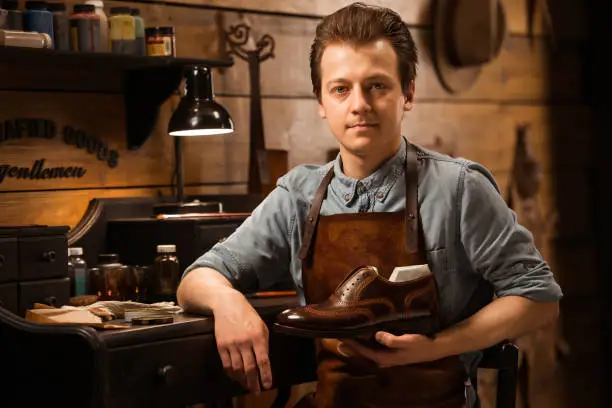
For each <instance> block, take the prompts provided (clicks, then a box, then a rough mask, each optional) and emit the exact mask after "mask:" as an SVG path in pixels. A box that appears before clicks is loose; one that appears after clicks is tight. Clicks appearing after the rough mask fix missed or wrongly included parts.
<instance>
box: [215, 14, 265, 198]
mask: <svg viewBox="0 0 612 408" xmlns="http://www.w3.org/2000/svg"><path fill="white" fill-rule="evenodd" d="M224 34H225V41H226V43H227V44H228V46H229V50H228V51H227V53H228V55H229V56H230V57H231V56H233V55H235V56H237V57H238V58H240V59H242V60H244V61H246V62H247V63H248V64H249V80H250V88H251V102H250V147H249V180H248V187H247V188H248V193H249V194H264V193H266V191H265V190H266V188H265V186H266V185H270V184H271V183H272V177H271V175H270V165H269V158H268V152H267V150H266V143H265V137H264V128H263V114H262V109H261V81H260V77H261V74H260V69H259V65H260V64H261V63H262V62H264V61H266V60H267V59H269V58H274V46H275V41H274V38H273V37H272V36H271V35H269V34H265V35H264V36H262V37H261V38H260V39H259V40H258V41H257V42H256V44H255V49H248V48H246V45H247V44H248V42H249V40H250V34H251V27H249V26H248V25H246V24H244V23H241V24H237V25H234V26H231V27H230V29H229V30H228V31H226V32H225V33H224Z"/></svg>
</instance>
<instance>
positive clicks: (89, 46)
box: [70, 4, 100, 52]
mask: <svg viewBox="0 0 612 408" xmlns="http://www.w3.org/2000/svg"><path fill="white" fill-rule="evenodd" d="M70 49H71V50H72V51H89V52H92V51H98V50H100V17H99V16H98V15H97V14H96V13H95V7H94V6H93V5H91V4H75V5H74V7H73V13H72V15H71V16H70Z"/></svg>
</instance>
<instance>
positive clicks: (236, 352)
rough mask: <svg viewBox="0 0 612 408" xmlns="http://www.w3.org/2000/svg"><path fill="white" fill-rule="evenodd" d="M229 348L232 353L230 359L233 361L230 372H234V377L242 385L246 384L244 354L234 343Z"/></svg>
mask: <svg viewBox="0 0 612 408" xmlns="http://www.w3.org/2000/svg"><path fill="white" fill-rule="evenodd" d="M228 350H229V354H230V359H231V361H232V367H231V368H230V372H231V373H232V378H233V379H235V380H236V381H238V382H240V383H241V384H242V385H245V384H244V365H243V364H242V355H241V353H240V349H238V347H236V346H234V345H232V346H229V347H228Z"/></svg>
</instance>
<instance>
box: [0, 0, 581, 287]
mask: <svg viewBox="0 0 612 408" xmlns="http://www.w3.org/2000/svg"><path fill="white" fill-rule="evenodd" d="M431 1H432V0H412V1H403V0H379V1H375V3H378V4H382V5H386V6H390V7H393V8H395V9H396V10H398V11H400V12H401V13H402V16H403V17H404V19H405V20H406V21H407V22H408V23H409V24H410V25H411V26H412V27H413V30H412V31H413V34H414V36H415V38H416V40H417V44H418V46H419V49H420V51H421V64H420V67H419V74H418V79H417V84H416V106H415V109H414V110H413V112H411V113H409V114H408V115H407V116H406V119H405V126H404V129H405V134H406V135H407V136H408V137H409V138H411V139H412V140H414V141H416V142H417V143H421V144H423V145H426V146H434V145H435V142H436V141H441V143H442V146H441V147H440V149H442V150H444V151H452V152H453V153H454V154H455V155H457V156H463V157H466V158H469V159H473V160H476V161H479V162H481V163H482V164H484V165H485V166H487V167H489V168H490V169H491V170H492V171H493V173H494V175H495V177H496V178H497V180H498V182H499V184H500V186H501V187H502V189H505V185H506V183H507V181H508V171H509V169H510V165H511V160H512V154H513V144H514V137H515V128H516V126H517V125H519V124H522V123H529V124H530V125H531V129H532V133H531V134H532V139H531V144H532V146H531V147H532V149H533V150H534V152H535V154H536V156H537V158H538V160H540V162H541V164H542V166H543V170H544V182H543V191H542V193H541V196H540V204H541V206H542V208H543V209H544V213H545V214H547V215H549V216H554V215H556V216H557V223H556V224H555V230H554V231H553V234H552V235H551V237H552V241H551V242H555V243H558V245H557V246H556V248H564V249H562V250H557V251H554V252H556V253H557V255H556V256H555V257H552V255H551V263H553V264H555V266H556V267H557V269H558V270H559V271H564V270H566V269H567V267H564V266H563V265H569V264H572V265H575V268H578V269H579V268H580V267H581V266H580V265H579V264H577V262H576V261H575V260H576V259H579V257H578V255H580V258H581V259H585V258H584V257H586V259H588V258H589V255H590V254H591V251H592V246H591V245H590V244H589V242H590V241H589V240H590V238H591V232H590V227H591V217H592V214H591V210H590V205H589V201H588V199H583V197H588V194H589V191H588V188H589V178H588V170H589V161H590V158H591V138H590V136H591V129H590V119H589V110H588V108H587V106H586V105H585V104H584V103H583V100H584V92H583V87H584V86H583V83H582V82H581V80H580V73H581V70H582V67H581V63H582V62H581V60H580V52H579V50H580V47H579V46H578V45H580V44H581V41H582V40H583V39H584V36H585V27H584V24H582V22H583V21H584V19H582V18H581V17H580V16H582V15H584V10H583V8H582V2H580V1H578V0H563V1H557V2H555V4H554V7H553V8H552V11H553V17H554V20H553V21H554V29H555V37H556V40H557V44H558V45H559V49H558V50H557V51H555V52H552V51H551V49H550V46H549V35H548V29H547V28H546V25H545V24H543V23H542V18H541V13H539V12H537V13H536V16H535V19H534V22H535V24H534V28H533V33H534V37H533V38H530V37H528V35H527V34H528V32H529V30H528V27H527V21H528V19H527V11H526V3H527V2H523V1H516V0H504V1H503V3H504V6H505V10H506V17H507V23H508V27H509V36H508V37H507V38H506V41H505V42H504V45H503V48H502V50H501V53H500V55H499V57H498V58H497V59H496V60H495V61H493V62H492V63H490V64H488V65H487V66H486V67H485V68H484V69H483V72H482V74H481V77H480V79H479V81H478V83H477V84H476V85H475V86H474V87H473V89H471V90H469V91H467V92H465V93H463V94H461V95H457V96H453V95H450V94H448V93H447V92H446V91H445V90H444V89H443V87H442V86H441V84H440V82H439V80H438V78H437V76H436V73H435V69H434V67H433V64H432V61H431V58H430V46H431V35H432V29H431V18H430V6H431ZM348 3H349V1H346V0H333V1H329V0H328V1H323V0H319V1H313V0H311V1H301V0H282V1H280V0H279V1H272V0H262V1H260V2H258V3H257V4H255V2H252V1H247V0H176V1H170V2H169V1H163V2H162V1H149V2H146V3H144V2H143V3H136V2H125V1H108V2H105V5H106V7H107V8H108V7H111V6H113V5H130V6H132V7H138V8H139V9H140V10H141V14H142V16H143V18H144V19H145V22H146V24H147V26H152V25H173V26H175V27H176V32H177V53H178V56H180V57H199V58H202V57H205V58H211V57H220V56H223V49H222V42H221V41H220V38H221V34H220V30H221V29H227V28H228V27H229V26H230V25H232V24H236V23H238V22H241V21H244V22H247V23H248V24H249V25H251V26H252V27H253V35H254V37H255V38H256V39H257V38H259V37H260V36H262V35H263V34H270V35H272V36H273V37H274V39H275V40H276V49H275V54H276V56H275V58H274V59H271V60H268V61H266V62H265V63H264V64H263V65H262V67H261V72H262V94H263V114H264V128H265V133H266V144H267V147H268V148H274V149H283V150H288V152H289V165H290V167H292V166H295V165H297V164H301V163H307V162H309V163H323V162H325V161H326V159H327V154H328V151H329V150H331V149H334V148H335V141H334V138H333V136H332V135H331V134H330V132H329V130H328V129H327V126H326V124H325V123H324V122H323V121H322V120H321V119H319V118H318V115H317V111H316V101H315V100H314V98H313V97H312V92H311V84H310V75H309V70H308V50H309V47H310V42H311V40H312V38H313V35H314V30H315V27H316V24H317V23H318V19H317V18H315V17H316V15H322V14H325V13H328V12H332V11H333V10H335V9H337V8H338V7H340V6H342V5H345V4H348ZM237 7H245V8H248V9H250V10H252V12H248V13H238V12H236V11H234V10H233V9H234V8H237ZM266 12H271V13H268V14H266ZM285 13H299V14H304V16H301V17H293V16H287V15H285ZM221 26H223V27H221ZM0 65H1V64H0ZM5 69H6V67H2V68H1V69H0V72H3V71H4V70H5ZM214 75H215V76H214V79H215V91H216V93H217V94H218V95H219V100H220V101H221V102H222V103H223V104H224V105H225V106H226V107H227V108H228V109H229V110H230V112H231V114H232V115H233V117H234V119H235V121H236V127H237V133H236V134H235V135H233V136H229V137H221V136H219V137H210V138H193V139H188V140H187V141H186V146H185V152H186V158H185V167H186V183H187V184H188V186H190V187H189V188H188V192H189V193H194V194H195V193H221V192H223V193H225V192H229V193H240V192H243V191H245V188H246V178H247V164H248V163H247V162H248V140H249V139H248V137H249V136H248V135H249V129H248V124H249V118H248V114H249V110H248V109H249V85H248V71H247V66H246V63H245V62H243V61H240V60H237V61H236V63H235V65H234V66H233V67H232V68H229V69H226V70H223V71H222V72H220V71H218V70H217V71H216V72H215V74H214ZM92 81H95V78H92ZM0 106H1V107H2V109H1V110H0V120H7V119H11V118H14V117H17V116H19V117H32V118H35V117H41V116H42V117H45V118H53V119H54V120H55V121H57V123H58V124H60V125H64V124H67V125H71V126H75V127H81V128H83V129H85V130H87V131H88V132H91V133H92V134H94V135H96V137H98V138H99V139H101V140H104V141H106V142H107V143H108V145H109V147H110V148H114V149H117V150H118V151H119V154H120V162H119V165H118V166H117V167H116V168H113V169H111V168H109V167H108V166H106V165H105V164H104V163H102V162H100V161H97V160H95V158H94V157H93V156H92V155H88V154H86V152H84V151H83V150H82V149H81V151H79V149H77V148H75V147H74V146H68V145H66V144H63V143H61V142H58V141H57V140H13V141H7V142H3V143H0V165H2V164H14V165H22V166H25V165H28V164H29V165H31V163H32V162H33V161H34V160H38V159H40V158H43V157H44V158H45V159H46V163H47V164H48V165H51V164H53V163H55V164H56V165H59V164H61V163H67V162H69V163H72V164H75V165H83V166H86V167H87V169H88V171H87V174H86V175H85V176H83V177H82V178H80V179H61V180H52V181H50V180H46V181H34V180H15V179H5V180H4V182H2V183H0V225H2V224H4V225H6V224H13V225H15V224H25V223H43V224H58V223H59V224H66V225H71V226H74V225H75V224H76V223H77V222H78V220H79V219H80V217H81V215H82V214H83V212H84V210H85V208H86V207H87V202H88V200H89V199H91V198H92V197H116V196H137V195H156V194H167V193H169V192H170V187H171V183H172V166H173V153H172V140H171V138H170V137H169V136H168V135H167V133H166V126H167V121H168V118H169V116H170V114H171V111H172V109H173V107H175V106H176V100H169V101H168V102H167V103H166V104H165V105H164V107H163V109H162V112H161V114H160V117H159V121H158V125H157V127H156V130H155V132H154V135H153V136H152V137H151V139H149V140H148V141H147V142H146V144H145V145H144V146H143V147H142V148H141V149H140V150H137V151H128V150H127V149H126V146H125V135H124V127H125V122H124V121H125V118H124V110H123V99H122V96H121V95H120V94H118V93H117V94H113V93H111V94H99V93H87V92H85V93H83V92H79V93H69V92H62V93H60V92H40V91H37V92H32V90H24V89H23V88H22V85H21V83H19V82H18V81H17V82H15V85H14V86H10V85H9V86H7V87H5V88H4V89H1V90H0ZM41 112H44V114H41ZM562 198H563V199H562ZM576 242H579V243H581V244H580V245H579V246H575V245H574V244H572V245H573V246H571V248H574V249H572V250H571V251H567V250H566V249H565V248H566V246H567V245H569V244H567V243H576ZM564 245H565V246H564ZM576 248H579V249H576ZM553 249H554V248H552V247H551V252H550V253H551V254H552V252H553ZM576 251H577V252H576ZM572 262H573V263H572ZM559 273H560V274H561V276H560V279H561V280H563V281H567V282H570V283H571V287H567V288H566V289H567V290H569V291H570V292H575V293H578V294H583V293H586V292H588V291H589V290H590V289H591V286H590V285H591V284H592V282H589V281H588V279H586V280H581V279H571V277H570V276H573V275H572V274H575V273H574V272H572V273H568V274H566V273H565V272H563V273H562V272H559Z"/></svg>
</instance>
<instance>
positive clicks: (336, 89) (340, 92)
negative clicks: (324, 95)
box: [332, 86, 347, 95]
mask: <svg viewBox="0 0 612 408" xmlns="http://www.w3.org/2000/svg"><path fill="white" fill-rule="evenodd" d="M346 91H347V88H346V86H336V87H334V89H332V92H333V93H335V94H337V95H344V94H345V93H346Z"/></svg>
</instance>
